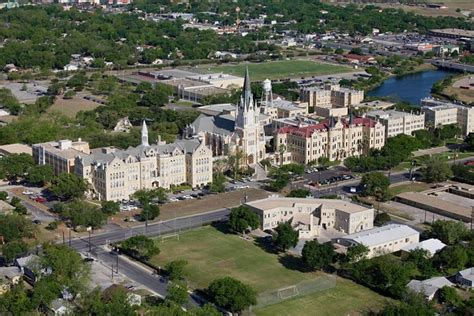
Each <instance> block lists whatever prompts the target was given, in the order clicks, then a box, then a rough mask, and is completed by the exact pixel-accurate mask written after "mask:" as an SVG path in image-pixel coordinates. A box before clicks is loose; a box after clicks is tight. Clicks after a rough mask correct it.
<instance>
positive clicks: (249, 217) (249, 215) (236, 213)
mask: <svg viewBox="0 0 474 316" xmlns="http://www.w3.org/2000/svg"><path fill="white" fill-rule="evenodd" d="M228 223H229V227H230V229H231V230H232V231H234V232H236V233H242V232H243V231H244V230H246V229H247V228H249V227H250V228H252V229H256V228H258V226H259V225H260V219H259V217H258V215H257V214H256V213H255V212H252V211H251V210H250V208H248V206H245V205H241V206H239V207H236V208H233V209H232V210H231V212H230V215H229V222H228Z"/></svg>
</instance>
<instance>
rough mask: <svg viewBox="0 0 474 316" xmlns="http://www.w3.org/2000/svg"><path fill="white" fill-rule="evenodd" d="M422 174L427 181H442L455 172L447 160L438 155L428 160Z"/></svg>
mask: <svg viewBox="0 0 474 316" xmlns="http://www.w3.org/2000/svg"><path fill="white" fill-rule="evenodd" d="M421 174H422V176H423V179H424V180H425V181H427V182H442V181H446V180H448V179H449V178H451V177H452V176H453V172H452V171H451V168H450V167H449V165H448V164H447V162H445V161H443V160H441V159H439V158H436V157H431V158H430V159H429V160H428V161H427V162H426V166H425V167H424V168H423V169H422V170H421Z"/></svg>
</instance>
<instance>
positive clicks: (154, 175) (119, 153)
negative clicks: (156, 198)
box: [75, 122, 212, 201]
mask: <svg viewBox="0 0 474 316" xmlns="http://www.w3.org/2000/svg"><path fill="white" fill-rule="evenodd" d="M75 172H76V174H78V175H79V176H81V177H83V178H84V179H86V180H87V181H88V182H89V183H90V184H91V192H92V195H93V197H95V198H97V199H99V200H107V201H119V200H123V199H128V198H129V197H130V195H131V194H133V193H134V192H135V191H137V190H140V189H152V188H158V187H161V188H166V189H168V188H170V187H171V186H174V185H180V184H185V183H186V184H189V185H191V186H192V187H202V186H204V185H206V184H209V183H211V182H212V151H211V150H210V148H208V147H207V146H206V145H205V144H204V143H203V142H201V141H200V140H199V139H185V140H179V141H176V142H174V143H172V144H164V143H159V144H156V145H155V144H152V145H150V144H149V143H148V130H147V127H146V124H145V122H143V126H142V143H141V145H140V146H138V147H130V148H128V149H126V150H117V149H114V148H99V149H98V150H95V151H93V152H92V153H91V154H90V155H79V156H77V157H76V160H75Z"/></svg>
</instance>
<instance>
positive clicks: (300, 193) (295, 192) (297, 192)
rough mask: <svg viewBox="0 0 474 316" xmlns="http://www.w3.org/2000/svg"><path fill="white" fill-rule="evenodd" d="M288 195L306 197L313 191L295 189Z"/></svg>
mask: <svg viewBox="0 0 474 316" xmlns="http://www.w3.org/2000/svg"><path fill="white" fill-rule="evenodd" d="M286 196H287V197H296V198H305V197H308V196H311V191H309V190H308V189H294V190H291V191H290V192H289V193H288V194H287V195H286Z"/></svg>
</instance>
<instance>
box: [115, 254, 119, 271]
mask: <svg viewBox="0 0 474 316" xmlns="http://www.w3.org/2000/svg"><path fill="white" fill-rule="evenodd" d="M118 257H119V255H118V254H116V255H115V258H116V259H117V261H116V265H115V266H116V268H115V272H116V273H117V274H118V261H119V260H118Z"/></svg>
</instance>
